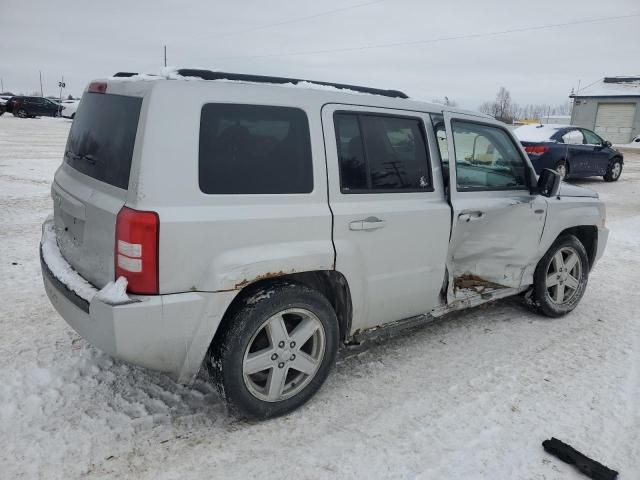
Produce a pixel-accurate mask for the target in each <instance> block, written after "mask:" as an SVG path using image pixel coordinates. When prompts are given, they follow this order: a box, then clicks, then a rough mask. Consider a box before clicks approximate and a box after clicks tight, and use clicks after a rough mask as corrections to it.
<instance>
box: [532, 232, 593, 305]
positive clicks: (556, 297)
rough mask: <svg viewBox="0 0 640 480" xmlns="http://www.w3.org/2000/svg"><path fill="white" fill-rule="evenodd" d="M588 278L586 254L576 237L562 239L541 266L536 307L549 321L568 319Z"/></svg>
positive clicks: (535, 288) (536, 276) (535, 292)
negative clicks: (549, 318) (560, 318)
mask: <svg viewBox="0 0 640 480" xmlns="http://www.w3.org/2000/svg"><path fill="white" fill-rule="evenodd" d="M588 278H589V259H588V257H587V251H586V250H585V248H584V246H583V245H582V243H581V242H580V240H578V239H577V238H576V237H575V236H573V235H563V236H562V237H560V238H558V239H557V240H556V241H555V242H554V243H553V245H552V246H551V248H549V251H548V252H547V253H546V254H545V255H544V257H542V259H541V260H540V262H538V266H537V267H536V271H535V274H534V286H533V295H532V297H533V298H532V300H533V304H534V306H535V307H536V308H537V309H538V310H539V311H540V312H541V313H543V314H544V315H547V316H549V317H560V316H562V315H565V314H567V313H569V312H570V311H571V310H573V309H574V308H576V306H577V305H578V303H579V302H580V300H581V299H582V296H583V295H584V292H585V289H586V288H587V280H588Z"/></svg>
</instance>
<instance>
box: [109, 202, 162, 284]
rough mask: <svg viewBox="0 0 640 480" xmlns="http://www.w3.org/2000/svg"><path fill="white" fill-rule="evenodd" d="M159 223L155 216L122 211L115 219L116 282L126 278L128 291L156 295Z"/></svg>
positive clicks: (134, 211) (153, 213) (153, 214)
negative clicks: (120, 278) (119, 278)
mask: <svg viewBox="0 0 640 480" xmlns="http://www.w3.org/2000/svg"><path fill="white" fill-rule="evenodd" d="M159 238H160V219H159V218H158V214H157V213H156V212H142V211H139V210H133V209H131V208H127V207H122V209H121V210H120V212H118V217H117V219H116V246H115V266H116V268H115V270H116V279H118V277H121V276H122V277H126V279H127V282H128V285H127V291H128V292H130V293H137V294H140V295H157V294H158V291H159V287H158V283H159V278H158V277H159V275H158V244H159Z"/></svg>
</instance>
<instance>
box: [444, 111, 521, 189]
mask: <svg viewBox="0 0 640 480" xmlns="http://www.w3.org/2000/svg"><path fill="white" fill-rule="evenodd" d="M451 126H452V129H453V144H454V148H455V158H456V178H457V185H458V190H459V191H464V190H508V189H522V188H527V178H526V170H527V167H526V163H525V161H524V159H523V158H522V155H521V154H520V151H519V150H518V149H517V148H516V146H515V144H514V142H513V140H512V139H511V137H509V135H508V134H507V132H505V131H504V130H503V129H502V128H499V127H494V126H491V125H484V124H479V123H474V122H465V121H459V120H453V121H452V122H451Z"/></svg>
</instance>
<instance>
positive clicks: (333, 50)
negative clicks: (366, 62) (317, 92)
mask: <svg viewBox="0 0 640 480" xmlns="http://www.w3.org/2000/svg"><path fill="white" fill-rule="evenodd" d="M372 3H377V2H372ZM633 17H640V13H631V14H628V15H617V16H614V17H601V18H588V19H585V20H575V21H572V22H563V23H551V24H546V25H536V26H533V27H523V28H513V29H509V30H498V31H495V32H485V33H470V34H466V35H455V36H450V37H439V38H430V39H425V40H412V41H407V42H395V43H379V44H375V45H362V46H358V47H346V48H330V49H323V50H311V51H304V52H303V51H300V52H289V53H267V54H262V55H235V56H228V57H212V58H215V59H220V60H225V59H235V58H269V57H289V56H297V55H317V54H322V53H340V52H355V51H361V50H373V49H376V48H390V47H400V46H407V45H423V44H427V43H439V42H448V41H452V40H466V39H471V38H484V37H494V36H498V35H507V34H510V33H519V32H532V31H536V30H546V29H550V28H558V27H567V26H571V25H584V24H589V23H600V22H609V21H612V20H621V19H625V18H633Z"/></svg>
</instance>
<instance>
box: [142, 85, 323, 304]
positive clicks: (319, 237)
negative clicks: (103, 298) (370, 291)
mask: <svg viewBox="0 0 640 480" xmlns="http://www.w3.org/2000/svg"><path fill="white" fill-rule="evenodd" d="M295 97H296V95H295V92H292V91H291V89H285V88H283V89H282V92H277V91H276V92H274V89H270V90H269V92H268V94H265V92H263V91H261V88H260V87H258V86H256V87H255V88H252V89H247V88H246V87H244V88H243V87H242V86H238V85H236V84H234V83H231V82H219V83H217V84H216V85H215V86H212V85H211V83H210V82H198V81H194V82H158V83H156V84H155V85H154V87H153V90H152V93H151V98H150V101H149V108H148V110H147V112H146V115H147V117H146V122H147V123H146V130H145V133H144V138H143V142H144V145H143V150H142V152H143V153H142V158H141V161H140V163H139V165H137V166H136V171H132V177H133V179H134V180H133V182H135V188H134V190H135V192H136V195H135V199H133V200H132V202H131V203H132V204H133V205H130V206H132V207H133V208H137V209H140V210H152V211H156V212H158V214H159V217H160V266H159V269H160V293H176V292H183V291H189V290H192V291H210V292H215V291H229V290H239V289H241V288H242V287H243V286H245V285H247V284H249V283H251V282H253V281H256V280H259V279H262V278H267V277H273V276H279V275H282V274H287V273H294V272H301V271H310V270H329V269H332V268H333V266H334V250H333V244H332V241H331V212H330V210H329V205H328V201H327V183H326V181H327V180H326V178H327V174H326V167H325V160H324V145H323V143H322V127H321V123H320V105H314V104H304V103H301V102H300V101H296V98H295ZM215 102H221V103H247V104H262V105H281V106H293V107H298V108H302V109H303V110H305V112H306V113H307V117H308V121H309V128H310V130H311V132H312V133H311V151H312V156H313V159H314V166H313V180H314V188H313V191H312V192H311V193H309V194H289V195H208V194H204V193H202V192H201V191H200V188H199V184H198V148H199V132H200V114H201V109H202V106H203V105H204V104H206V103H215Z"/></svg>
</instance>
